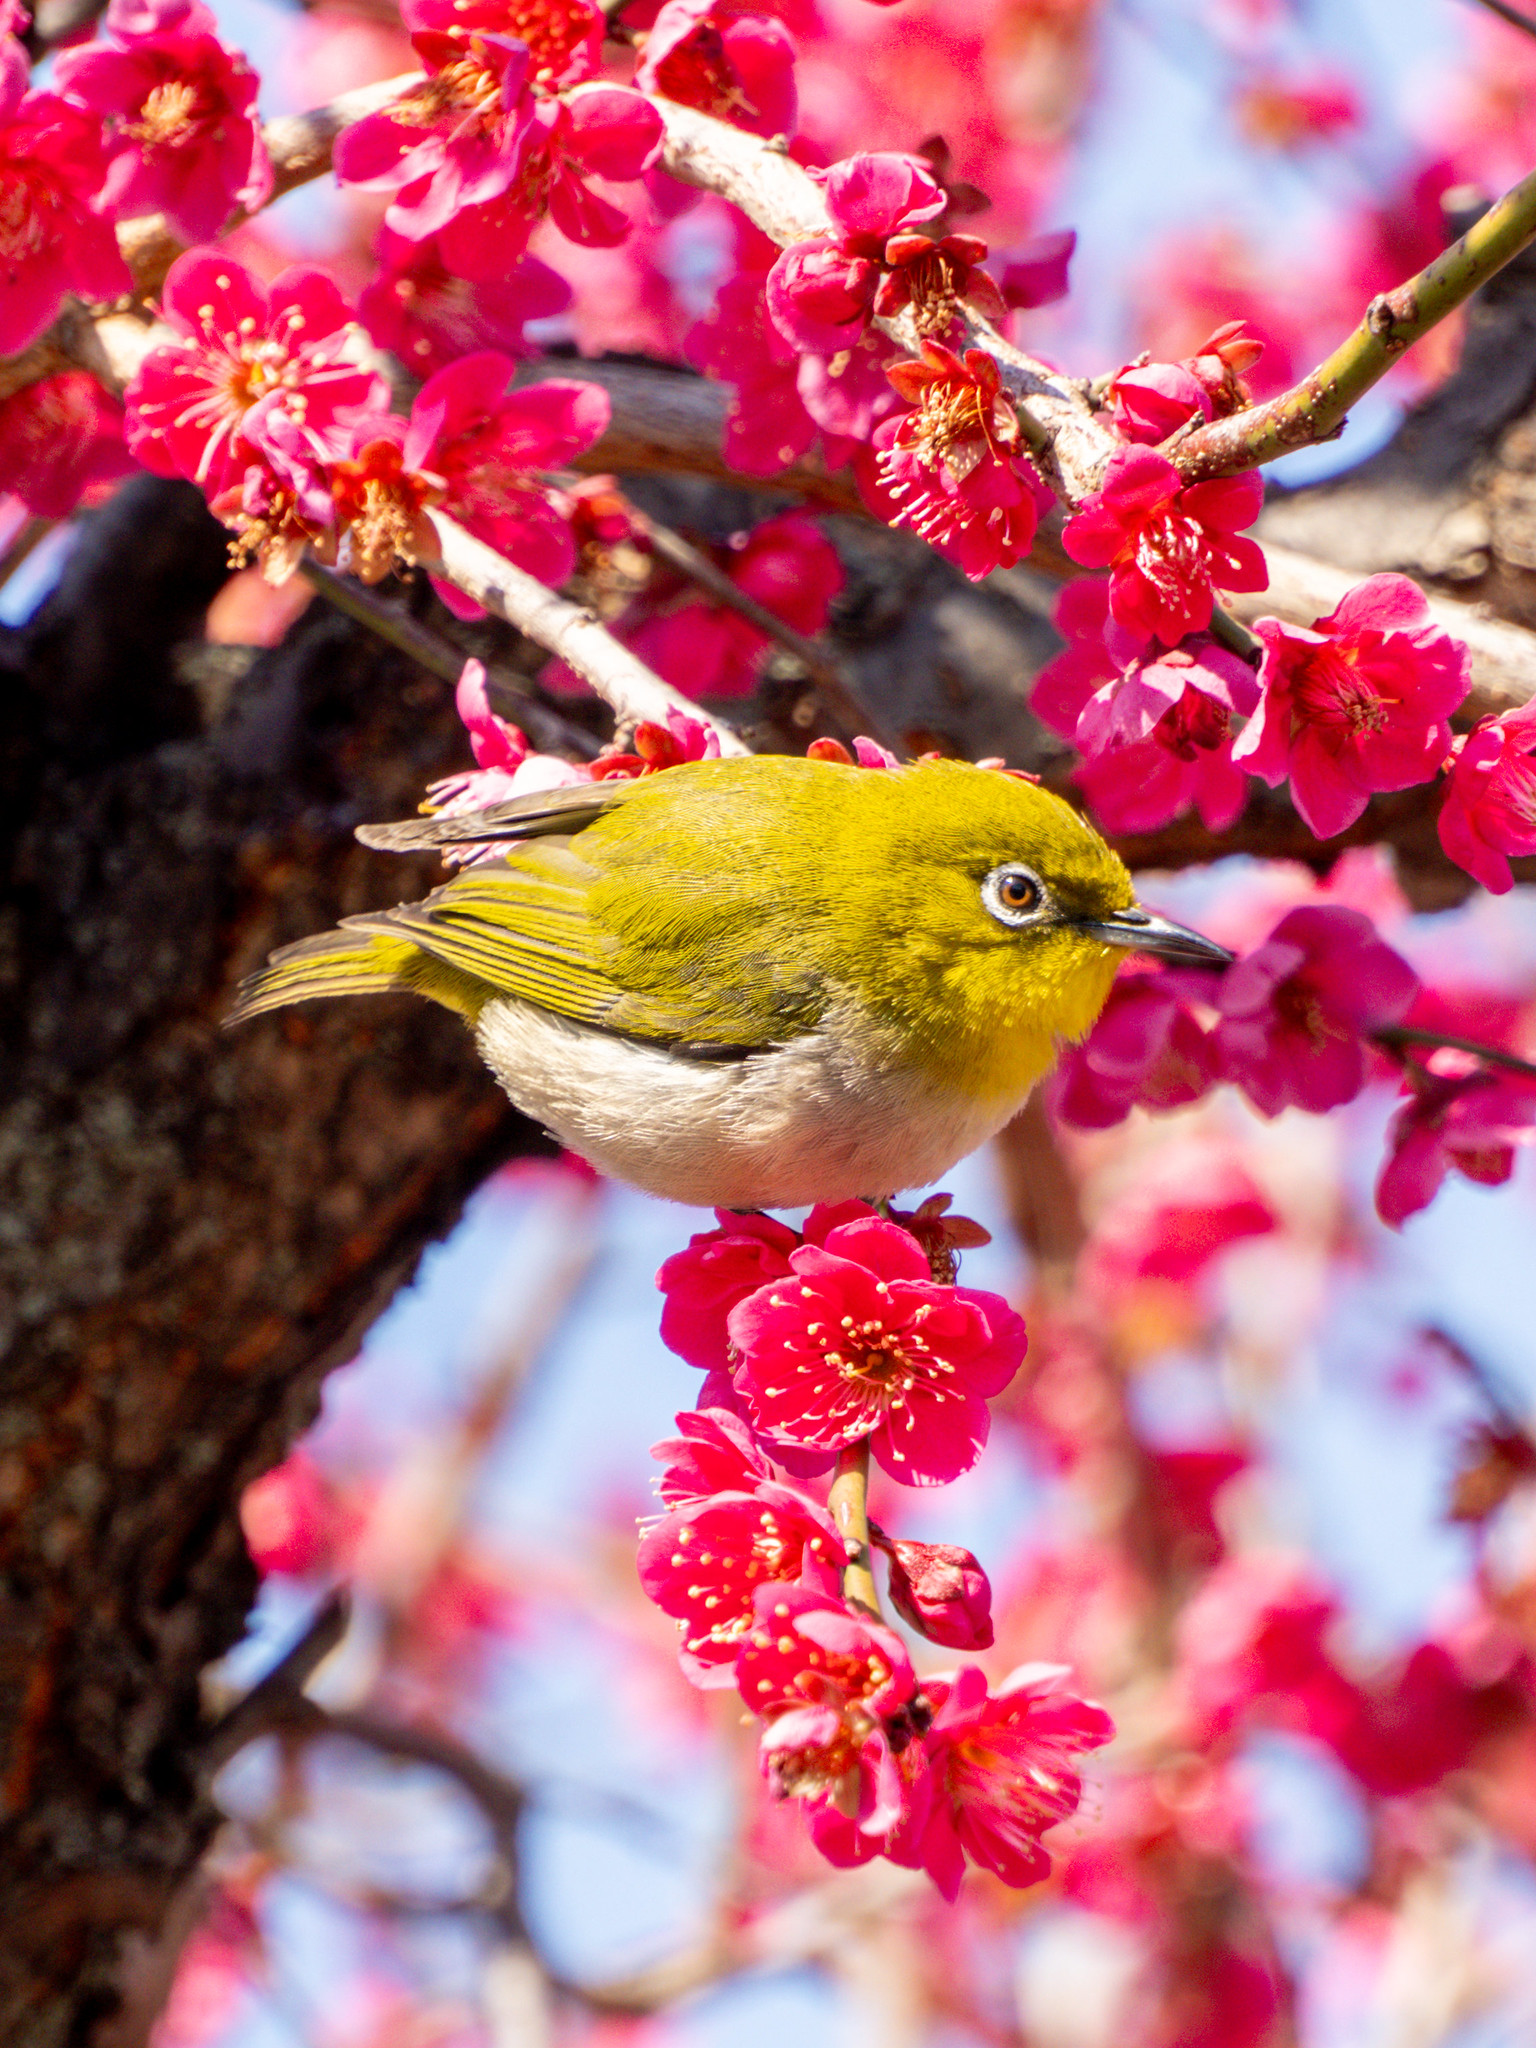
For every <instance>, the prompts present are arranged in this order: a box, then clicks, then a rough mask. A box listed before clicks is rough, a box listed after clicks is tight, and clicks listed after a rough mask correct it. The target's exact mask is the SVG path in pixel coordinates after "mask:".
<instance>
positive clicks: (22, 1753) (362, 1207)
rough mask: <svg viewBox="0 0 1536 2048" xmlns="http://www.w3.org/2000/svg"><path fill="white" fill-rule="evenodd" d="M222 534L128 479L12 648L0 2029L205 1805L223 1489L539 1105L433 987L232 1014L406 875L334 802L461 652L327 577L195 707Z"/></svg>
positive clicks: (276, 1452) (3, 1162)
mask: <svg viewBox="0 0 1536 2048" xmlns="http://www.w3.org/2000/svg"><path fill="white" fill-rule="evenodd" d="M223 551H224V550H223V536H222V535H221V533H220V532H219V530H218V528H217V527H216V526H215V525H214V524H213V522H212V521H211V520H210V519H209V518H208V516H207V514H206V513H205V512H204V511H203V509H202V507H201V504H200V502H199V500H198V499H197V497H196V494H195V493H193V492H192V491H191V490H190V489H188V488H186V487H183V486H179V485H165V484H161V483H159V482H155V481H151V480H149V479H144V480H142V481H141V482H138V483H135V484H133V485H131V486H130V487H129V488H128V490H127V491H126V492H125V493H124V495H123V496H122V497H121V498H120V499H119V500H118V501H117V506H116V507H115V508H114V510H113V512H112V513H111V514H110V515H109V516H108V517H106V518H104V519H103V520H101V521H99V522H98V523H97V525H96V527H95V529H94V531H93V533H92V535H91V537H90V540H89V542H88V543H87V544H86V545H85V547H83V548H82V550H81V551H80V552H79V553H77V555H76V557H75V560H74V561H73V563H72V564H71V567H70V571H69V575H68V579H67V584H66V587H65V588H64V589H62V590H61V591H60V592H59V594H58V596H57V598H56V599H55V600H54V601H52V602H51V603H50V604H49V606H48V607H47V609H46V612H45V614H44V615H43V616H42V617H40V618H39V619H38V620H37V621H36V622H35V624H34V626H33V627H32V628H30V629H29V630H28V631H27V632H25V633H24V634H21V635H15V636H12V638H11V640H10V643H9V645H8V646H7V647H6V648H5V649H4V653H5V656H6V657H7V661H8V666H9V668H10V674H9V675H8V676H7V677H6V678H5V683H6V698H7V712H6V726H5V749H4V757H3V758H4V773H5V780H6V783H7V785H8V787H7V792H6V794H7V799H8V801H7V803H6V805H5V810H4V815H5V816H6V818H7V819H8V821H9V827H10V834H9V841H10V843H9V845H8V847H7V854H8V859H9V865H10V873H11V878H12V881H11V887H10V888H9V889H8V891H7V896H6V909H5V931H4V954H3V995H4V1004H5V1011H4V1018H3V1030H4V1054H3V1058H4V1069H5V1073H6V1082H5V1089H4V1095H5V1100H4V1103H3V1107H0V1305H3V1307H0V1318H3V1322H0V1330H3V1339H0V1353H3V1357H4V1361H5V1363H4V1367H3V1405H0V1569H3V1574H4V1577H3V1600H4V1612H5V1625H4V1631H3V1638H0V1925H3V1926H4V1927H5V1929H6V1934H5V1937H4V1940H3V1942H0V2031H3V2034H4V2038H5V2039H6V2040H7V2041H10V2042H14V2043H17V2044H18V2048H21V2044H25V2048H33V2044H37V2048H55V2044H63V2043H66V2042H84V2041H87V2040H88V2039H90V2038H91V2034H92V2031H93V2026H94V2024H95V2022H96V2021H97V2020H98V2019H99V2018H100V2017H101V2016H102V2015H104V2014H105V2013H106V2012H107V2011H109V2010H110V2008H111V2006H112V2004H113V2002H114V1999H115V1996H116V1988H115V1983H114V1973H115V1970H116V1966H117V1959H118V1946H119V1937H120V1936H121V1934H122V1933H123V1931H124V1930H125V1929H128V1928H131V1927H139V1926H142V1927H153V1926H155V1925H156V1924H157V1922H158V1920H159V1918H160V1916H161V1914H162V1912H163V1911H164V1909H165V1906H166V1903H167V1901H168V1900H169V1898H170V1897H171V1895H172V1893H173V1891H174V1889H175V1887H176V1886H177V1885H178V1884H179V1883H180V1882H181V1881H182V1880H183V1879H184V1878H185V1877H186V1875H187V1873H188V1871H189V1870H190V1869H191V1868H192V1866H193V1864H194V1862H195V1860H196V1858H197V1856H198V1854H199V1852H200V1850H201V1848H202V1846H203V1844H204V1843H205V1841H206V1839H207V1837H208V1834H209V1832H210V1830H211V1828H212V1826H213V1824H214V1820H215V1815H214V1813H213V1810H212V1807H211V1806H210V1804H209V1801H208V1799H207V1796H206V1792H205V1789H204V1787H203V1785H202V1783H201V1782H200V1778H199V1767H198V1744H199V1741H200V1737H201V1735H202V1733H203V1732H204V1731H203V1730H202V1729H201V1727H200V1721H199V1694H198V1675H199V1672H200V1670H201V1669H202V1667H203V1666H204V1665H205V1664H206V1663H207V1662H208V1661H209V1660H210V1659H212V1658H214V1657H217V1656H218V1655H220V1654H221V1653H222V1652H223V1651H224V1650H225V1649H226V1648H227V1647H228V1646H229V1644H230V1643H231V1642H233V1641H234V1640H235V1639H236V1638H237V1637H238V1636H239V1634H240V1631H241V1628H242V1625H243V1621H244V1617H245V1613H246V1610H247V1608H248V1606H249V1603H250V1599H251V1595H252V1592H253V1587H254V1578H253V1574H252V1571H251V1567H250V1565H249V1562H248V1560H247V1558H246V1555H245V1550H244V1546H243V1544H242V1542H241V1538H240V1532H239V1526H238V1522H237V1520H236V1508H237V1503H238V1500H239V1495H240V1491H241V1488H242V1487H243V1485H244V1484H245V1483H246V1482H247V1481H248V1480H249V1479H251V1478H252V1477H253V1476H254V1475H255V1474H257V1473H258V1472H260V1471H262V1470H263V1469H265V1468H266V1467H267V1466H269V1465H271V1464H272V1463H273V1462H274V1461H276V1460H277V1459H279V1458H280V1457H281V1456H282V1455H283V1452H284V1450H285V1448H286V1446H287V1445H288V1443H289V1442H290V1441H291V1439H292V1437H293V1436H294V1434H295V1433H296V1432H297V1431H298V1429H300V1428H301V1427H302V1426H303V1425H304V1424H305V1423H306V1422H307V1421H308V1420H309V1418H310V1417H311V1415H312V1414H313V1412H314V1408H315V1404H316V1398H317V1394H318V1389H319V1384H320V1379H321V1376H322V1375H323V1373H324V1372H325V1370H326V1368H327V1366H328V1365H330V1364H333V1363H335V1362H337V1361H339V1360H340V1359H342V1358H344V1357H345V1356H346V1355H347V1354H348V1352H349V1350H350V1349H351V1348H352V1347H353V1346H354V1345H355V1343H356V1340H357V1337H358V1335H359V1334H360V1332H361V1331H362V1329H363V1328H364V1327H365V1326H366V1324H367V1322H368V1321H369V1320H370V1318H371V1317H372V1315H373V1314H374V1313H375V1312H376V1311H377V1309H378V1308H379V1307H380V1306H381V1304H382V1303H383V1302H384V1301H385V1300H387V1298H388V1296H389V1295H390V1293H391V1292H392V1290H393V1289H394V1288H395V1287H396V1286H397V1285H398V1284H399V1282H400V1281H401V1280H402V1278H404V1277H405V1276H406V1275H407V1274H408V1273H409V1272H410V1270H411V1267H412V1265H413V1263H414V1261H415V1259H416V1256H417V1254H418V1253H419V1251H420V1249H421V1247H422V1245H423V1244H424V1243H425V1242H426V1241H427V1240H428V1239H429V1238H431V1237H432V1236H434V1235H435V1234H437V1233H438V1232H440V1231H442V1230H443V1229H444V1228H445V1227H446V1226H447V1225H448V1224H449V1223H450V1222H451V1221H452V1220H453V1217H454V1216H455V1214H456V1213H457V1210H458V1207H459V1204H460V1203H461V1201H462V1200H463V1198H464V1197H465V1195H466V1194H468V1193H469V1192H470V1191H471V1190H472V1189H473V1187H474V1186H475V1185H476V1183H477V1182H478V1181H479V1180H480V1179H482V1178H483V1177H484V1175H485V1174H486V1173H487V1172H488V1171H489V1170H490V1169H491V1168H492V1167H494V1166H495V1165H496V1164H497V1163H498V1161H499V1160H500V1159H502V1158H503V1157H504V1156H505V1155H506V1154H507V1153H508V1151H509V1150H510V1149H511V1147H512V1146H513V1144H514V1142H515V1141H516V1140H517V1139H518V1138H519V1137H526V1136H527V1135H528V1133H527V1128H526V1127H525V1126H521V1125H520V1120H518V1119H517V1118H515V1117H514V1115H513V1113H512V1111H511V1110H510V1109H509V1107H508V1106H507V1104H506V1103H505V1101H504V1099H503V1098H502V1096H501V1095H500V1093H499V1091H497V1090H496V1089H495V1088H494V1086H493V1085H492V1084H491V1083H490V1081H489V1080H488V1079H487V1077H486V1076H485V1074H484V1072H483V1070H482V1069H481V1067H480V1065H479V1062H478V1060H477V1059H476V1058H475V1056H474V1053H473V1050H472V1048H471V1046H470V1044H469V1041H468V1039H467V1037H466V1035H465V1033H464V1032H463V1030H462V1028H461V1027H460V1025H459V1024H458V1023H457V1021H456V1020H455V1019H453V1018H451V1017H450V1016H448V1015H447V1014H446V1013H445V1012H442V1011H438V1010H436V1009H434V1008H432V1007H431V1006H429V1005H426V1004H421V1003H411V1002H409V1001H406V1000H403V999H401V1000H399V1001H396V1000H390V1001H387V1002H386V1001H379V1002H375V1003H372V1004H369V1005H362V1004H345V1005H336V1006H334V1007H333V1008H321V1009H315V1010H308V1011H305V1012H303V1013H293V1014H290V1015H288V1016H286V1017H284V1018H282V1019H277V1020H268V1021H264V1022H263V1023H261V1024H258V1025H256V1026H253V1027H251V1028H249V1029H247V1030H243V1031H241V1032H239V1033H238V1034H230V1033H224V1032H222V1031H221V1029H220V1023H219V1020H220V1017H221V1015H222V1013H223V1011H224V1009H225V1008H226V1006H227V1004H228V1001H229V997H230V993H231V991H232V988H233V986H234V983H235V980H236V979H237V978H238V976H239V975H240V974H241V973H242V972H244V971H246V970H247V969H249V968H251V967H252V966H254V965H256V964H258V963H259V961H260V960H261V958H262V957H263V956H264V954H265V953H266V951H267V950H268V948H269V947H271V946H273V945H276V944H279V943H281V942H282V941H284V940H286V939H288V938H292V937H296V936H297V935H299V934H300V933H302V932H305V931H309V930H313V929H315V928H317V927H319V926H322V925H324V924H327V923H329V922H330V921H332V920H333V919H334V918H335V917H336V916H337V915H338V914H341V913H345V912H347V911H352V910H361V909H363V908H365V907H371V906H374V905H377V904H381V903H386V902H393V901H397V900H398V899H399V897H400V896H401V894H404V893H417V892H418V891H419V888H420V886H421V885H423V884H426V883H427V882H428V881H429V880H430V878H431V877H430V873H429V871H428V870H427V869H426V868H424V867H421V866H419V865H418V866H417V867H416V869H415V870H414V871H411V869H410V868H409V867H408V866H406V865H405V864H402V863H399V862H390V861H387V860H385V859H384V858H382V857H380V856H378V855H372V854H368V853H366V852H364V850H363V849H362V848H361V847H359V846H357V845H356V844H355V842H354V841H353V839H352V836H351V833H352V826H353V825H354V824H355V823H356V822H357V821H358V820H359V819H361V818H364V817H377V816H390V815H393V814H396V813H398V812H400V811H402V810H405V811H408V810H410V809H411V808H413V807H414V804H415V802H416V800H417V799H418V797H419V794H420V790H421V786H422V783H423V781H424V780H425V779H427V778H429V777H430V776H432V775H433V774H440V773H443V772H446V770H448V769H449V768H450V767H458V766H461V765H463V736H462V732H461V731H460V730H459V728H458V726H457V721H456V720H455V719H454V717H453V713H452V706H451V701H450V696H451V693H450V691H449V689H448V686H446V685H445V684H442V683H440V682H437V681H434V680H431V679H428V678H424V677H422V676H421V675H420V673H419V672H418V671H416V670H415V669H413V668H412V667H410V666H409V665H408V664H406V663H404V662H402V661H400V660H399V658H398V657H396V656H394V655H392V654H390V653H389V652H388V651H387V650H385V651H383V652H380V651H378V650H377V649H376V647H375V645H374V644H373V643H370V642H367V641H366V640H364V639H363V638H362V637H361V636H359V635H358V634H356V633H355V632H354V631H353V630H352V629H351V628H349V627H347V626H345V625H344V624H342V623H341V622H339V621H337V620H336V618H335V617H334V615H332V614H329V613H327V612H326V611H325V610H324V609H323V608H322V607H316V608H315V609H314V610H312V611H311V612H310V613H309V614H307V615H306V618H305V619H304V620H303V621H302V622H301V626H300V628H299V630H298V631H297V632H296V633H295V634H294V635H292V636H291V637H290V641H289V643H288V644H287V645H286V646H285V647H284V648H283V649H281V650H278V651H276V652H274V653H272V654H269V655H264V656H262V657H260V658H259V659H257V660H256V661H255V663H254V665H253V666H251V667H250V668H249V671H248V673H246V674H245V675H244V676H243V678H241V679H240V681H239V686H238V690H237V691H236V692H235V693H234V695H233V698H232V700H231V702H230V704H229V706H228V707H227V708H226V709H225V710H224V711H223V714H222V715H219V711H218V706H217V702H216V700H217V699H218V698H219V697H220V696H221V695H223V694H224V692H223V691H222V690H221V689H220V688H219V687H218V678H217V677H214V679H213V682H212V685H211V686H210V685H209V683H208V682H207V681H206V680H205V686H204V690H203V693H202V694H203V696H204V698H205V701H206V703H207V706H208V709H209V710H211V711H212V712H213V714H214V715H213V716H212V717H211V719H208V718H204V717H200V715H199V704H198V693H197V692H196V691H195V690H194V689H193V688H192V687H190V686H189V685H188V684H187V683H186V682H182V681H178V680H177V679H176V675H175V671H174V668H173V664H172V660H171V650H172V647H173V646H174V644H175V643H176V642H177V641H178V640H179V639H181V638H182V637H183V636H184V635H185V634H186V633H187V632H188V631H189V630H191V629H193V628H194V627H195V625H196V622H197V618H198V615H199V613H200V611H201V609H202V606H203V605H204V604H205V603H206V601H207V599H208V597H209V596H210V595H211V593H212V591H213V590H214V589H215V588H216V587H217V584H218V582H219V581H220V580H221V577H222V575H223V573H224V570H223ZM239 665H240V664H239V660H238V658H237V659H236V660H235V661H234V662H233V663H232V664H230V666H233V667H235V668H238V667H239ZM226 680H227V679H226Z"/></svg>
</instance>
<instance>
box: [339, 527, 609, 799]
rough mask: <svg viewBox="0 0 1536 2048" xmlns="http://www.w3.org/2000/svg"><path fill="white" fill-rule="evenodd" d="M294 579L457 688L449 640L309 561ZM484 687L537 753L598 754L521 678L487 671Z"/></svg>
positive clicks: (456, 652)
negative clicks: (298, 578) (505, 705)
mask: <svg viewBox="0 0 1536 2048" xmlns="http://www.w3.org/2000/svg"><path fill="white" fill-rule="evenodd" d="M299 574H300V575H301V576H302V577H303V578H304V580H305V582H306V583H308V584H310V585H311V586H312V587H313V588H314V589H315V590H316V591H318V592H319V594H320V596H321V597H323V598H324V599H325V601H326V603H327V604H332V605H334V606H335V607H336V609H337V611H339V612H344V613H345V614H346V616H347V617H348V618H349V619H356V620H357V622H358V624H359V625H362V626H366V627H367V628H368V630H369V632H370V633H376V634H377V635H378V637H379V638H380V639H381V640H384V641H387V642H388V643H389V645H390V646H391V647H398V648H399V650H400V652H401V653H402V654H408V655H409V656H410V658H411V660H412V661H414V662H416V663H417V664H418V665H419V666H420V667H422V668H424V669H426V670H427V671H428V673H429V674H431V675H434V676H441V677H442V679H443V681H444V682H445V683H457V681H458V679H459V677H460V676H461V675H462V674H463V672H464V663H465V660H466V659H467V657H466V656H465V655H464V653H463V652H462V650H461V649H459V648H457V647H455V646H454V644H453V642H452V641H451V640H445V639H444V638H443V636H442V634H441V633H434V632H433V630H432V628H431V627H430V626H424V625H422V623H421V621H420V620H419V619H413V618H412V617H411V616H410V614H409V613H408V612H402V611H397V610H396V609H395V607H394V606H393V605H389V604H385V603H384V601H383V599H382V598H379V597H376V596H375V595H374V593H373V592H372V591H371V590H370V589H369V588H368V587H367V585H366V584H363V583H358V582H356V581H355V580H354V579H353V578H352V577H350V576H339V575H338V574H337V573H336V571H335V570H334V569H328V568H326V566H325V564H324V563H323V562H317V561H315V560H314V558H313V557H312V556H306V557H305V559H304V560H303V561H302V562H300V564H299ZM486 682H487V684H488V685H489V686H490V688H491V690H492V692H493V694H495V695H496V696H499V697H501V698H504V699H506V700H507V701H508V707H509V709H510V710H511V711H512V713H513V715H514V716H515V717H516V719H517V721H518V723H519V725H521V727H522V728H523V731H524V732H525V733H527V735H528V737H529V738H530V739H531V740H532V741H533V743H534V745H535V746H536V747H538V748H539V749H540V750H541V751H542V752H545V753H550V752H553V751H556V750H558V749H564V750H565V751H567V752H569V753H573V754H577V755H579V756H580V757H581V759H582V760H585V761H590V760H592V759H593V758H594V756H595V755H596V754H597V753H598V752H599V746H598V742H597V741H596V740H595V739H594V738H593V736H592V734H591V733H589V732H587V731H586V730H585V729H584V728H583V727H582V726H579V725H575V724H573V723H572V722H571V720H570V719H568V718H562V717H561V716H560V713H559V712H558V711H553V710H551V709H550V707H549V706H548V705H547V704H541V703H540V702H539V700H538V698H537V697H535V696H533V695H531V694H530V692H529V691H528V689H527V688H526V687H525V685H524V683H523V681H522V679H521V678H520V677H518V676H515V675H514V674H512V672H511V671H510V670H508V669H504V668H499V667H498V668H489V667H488V668H487V670H486Z"/></svg>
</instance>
